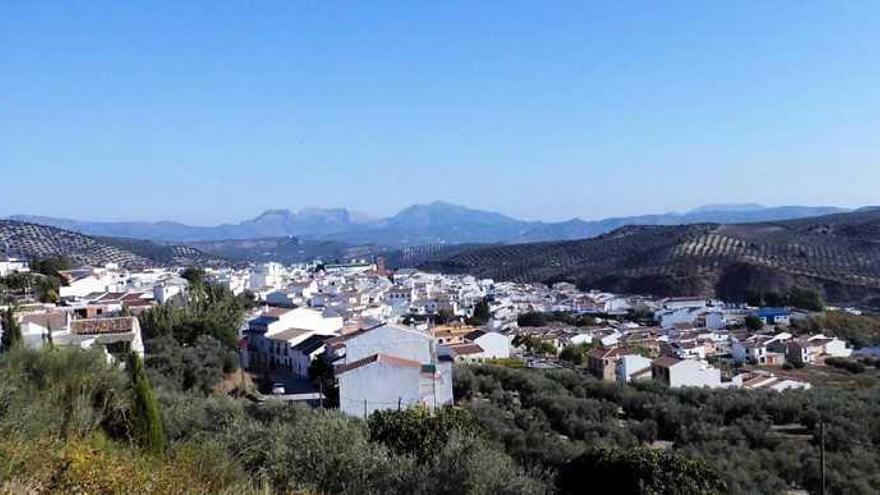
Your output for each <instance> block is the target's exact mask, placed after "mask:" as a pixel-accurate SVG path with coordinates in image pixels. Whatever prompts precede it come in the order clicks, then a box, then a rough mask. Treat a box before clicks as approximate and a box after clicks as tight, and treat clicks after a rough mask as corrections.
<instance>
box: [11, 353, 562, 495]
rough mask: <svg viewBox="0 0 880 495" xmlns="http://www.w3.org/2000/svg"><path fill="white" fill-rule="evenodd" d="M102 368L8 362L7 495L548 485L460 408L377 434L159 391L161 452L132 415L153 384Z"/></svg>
mask: <svg viewBox="0 0 880 495" xmlns="http://www.w3.org/2000/svg"><path fill="white" fill-rule="evenodd" d="M103 359H104V358H103V355H101V354H100V353H93V352H86V351H81V350H75V349H57V350H47V351H42V352H33V351H18V352H14V353H11V354H6V355H0V493H4V492H22V491H23V492H33V493H161V494H164V493H244V494H247V493H257V492H260V493H302V492H306V493H341V494H371V493H375V494H395V493H400V494H409V493H425V494H427V493H450V494H452V493H463V492H465V493H477V494H480V493H485V494H489V493H493V494H494V493H534V494H540V493H546V492H547V491H548V490H549V488H550V487H549V484H548V482H547V480H546V479H544V478H542V477H539V476H532V475H529V474H528V473H526V472H525V471H524V470H523V469H522V468H521V467H520V466H519V465H518V464H517V463H516V462H515V461H514V460H513V459H512V458H511V457H510V456H509V455H507V454H506V453H505V452H504V451H503V449H502V447H501V446H499V445H498V444H495V443H494V442H492V441H490V440H489V439H487V438H485V437H483V436H482V435H480V433H479V432H478V431H476V430H475V429H472V428H469V427H466V425H470V424H473V420H472V418H471V417H470V415H469V413H468V412H466V411H463V410H460V409H452V410H449V411H447V412H444V413H443V414H441V415H440V416H435V417H431V418H426V417H425V413H424V411H421V410H418V409H415V410H406V411H401V412H394V413H385V414H383V415H381V419H376V420H375V421H374V423H373V426H374V428H373V429H372V430H371V428H370V426H368V424H367V423H366V422H364V421H362V420H360V419H356V418H349V417H347V416H344V415H342V414H341V413H339V412H338V411H329V410H312V409H309V408H306V407H291V406H288V405H282V404H253V403H250V402H246V401H243V400H238V399H232V398H229V397H224V396H205V395H203V394H202V393H201V392H195V391H192V392H182V391H179V390H177V391H175V390H166V389H159V390H158V391H157V392H158V393H157V399H158V407H157V409H158V410H159V411H161V416H162V426H163V430H164V438H165V439H167V444H165V443H164V442H163V447H162V448H156V444H155V443H154V442H153V441H152V440H150V441H145V440H144V433H145V430H144V428H143V426H139V423H138V421H135V420H134V419H135V418H137V417H138V412H139V411H143V410H144V409H145V408H144V402H145V401H144V393H143V392H144V391H143V389H142V387H143V386H144V384H145V382H144V380H145V375H144V374H143V373H142V371H141V370H139V369H137V367H136V366H132V367H130V371H131V373H130V375H131V376H127V374H126V373H125V372H123V371H122V370H120V369H118V368H117V367H114V366H110V365H108V364H106V363H105V362H104V360H103ZM133 383H134V384H138V386H135V387H133ZM138 391H139V392H140V393H135V392H138ZM147 395H148V394H147ZM147 402H149V401H147ZM146 409H147V410H150V409H152V408H146ZM145 417H150V414H147V415H146V416H145ZM377 418H380V417H379V416H377ZM423 419H427V420H428V421H426V422H424V423H423V422H422V420H423ZM380 424H384V425H385V426H380ZM397 426H405V427H403V428H397ZM148 431H153V430H148ZM392 433H394V434H392ZM147 436H150V435H147Z"/></svg>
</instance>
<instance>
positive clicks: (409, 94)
mask: <svg viewBox="0 0 880 495" xmlns="http://www.w3.org/2000/svg"><path fill="white" fill-rule="evenodd" d="M0 183H2V190H0V216H2V215H9V214H14V213H30V214H44V215H55V216H66V217H75V218H83V219H144V220H155V219H172V220H181V221H186V222H191V223H202V224H208V223H215V222H219V221H237V220H240V219H242V218H245V217H250V216H254V215H256V214H257V213H259V212H260V211H262V210H264V209H267V208H292V209H299V208H302V207H306V206H319V207H325V206H346V207H350V208H354V209H358V210H362V211H366V212H368V213H372V214H375V215H385V214H389V213H393V212H394V211H396V210H397V209H399V208H401V207H404V206H407V205H409V204H411V203H416V202H428V201H431V200H435V199H443V200H447V201H451V202H456V203H461V204H465V205H468V206H472V207H478V208H487V209H493V210H498V211H501V212H504V213H507V214H511V215H514V216H518V217H523V218H529V219H538V218H541V219H563V218H569V217H574V216H580V217H582V218H586V219H592V218H600V217H605V216H611V215H624V214H634V213H646V212H660V211H667V210H685V209H689V208H693V207H696V206H699V205H701V204H705V203H718V202H759V203H765V204H769V205H780V204H812V205H818V204H833V205H840V206H858V205H864V204H878V203H880V2H855V1H852V2H849V1H847V2H837V1H828V2H822V1H811V2H803V1H791V2H784V1H772V2H767V1H754V2H744V1H736V2H706V1H696V2H666V1H663V2H659V1H658V2H627V1H620V0H615V1H611V2H607V3H602V2H597V1H577V2H565V3H557V2H549V1H536V2H528V3H526V2H513V1H504V2H496V3H489V2H472V1H467V2H455V1H442V2H369V1H368V2H363V1H357V2H345V3H340V2H331V1H315V2H298V1H291V0H284V1H278V2H271V1H265V0H260V1H242V2H232V1H230V2H214V1H212V2H205V3H203V4H199V3H198V2H190V1H187V2H179V1H173V2H172V1H169V2H119V1H113V2H99V1H95V0H89V1H82V2H57V3H54V4H53V2H3V3H2V4H0Z"/></svg>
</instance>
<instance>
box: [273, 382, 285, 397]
mask: <svg viewBox="0 0 880 495" xmlns="http://www.w3.org/2000/svg"><path fill="white" fill-rule="evenodd" d="M286 393H287V389H285V388H284V384H283V383H273V384H272V395H284V394H286Z"/></svg>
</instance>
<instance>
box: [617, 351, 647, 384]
mask: <svg viewBox="0 0 880 495" xmlns="http://www.w3.org/2000/svg"><path fill="white" fill-rule="evenodd" d="M616 372H617V383H619V384H621V385H623V384H626V383H629V382H632V381H635V380H640V379H642V380H643V379H650V378H651V360H650V359H648V358H646V357H645V356H641V355H639V354H627V355H624V356H621V357H620V358H619V359H618V361H617V369H616Z"/></svg>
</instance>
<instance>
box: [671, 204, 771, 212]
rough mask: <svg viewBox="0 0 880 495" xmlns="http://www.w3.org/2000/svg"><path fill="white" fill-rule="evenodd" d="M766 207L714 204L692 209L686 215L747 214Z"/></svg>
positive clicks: (759, 205) (758, 205)
mask: <svg viewBox="0 0 880 495" xmlns="http://www.w3.org/2000/svg"><path fill="white" fill-rule="evenodd" d="M765 208H766V207H765V206H764V205H761V204H758V203H716V204H708V205H703V206H701V207H699V208H696V209H693V210H691V211H689V212H688V213H706V212H709V211H717V212H728V213H733V212H747V211H758V210H763V209H765Z"/></svg>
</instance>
